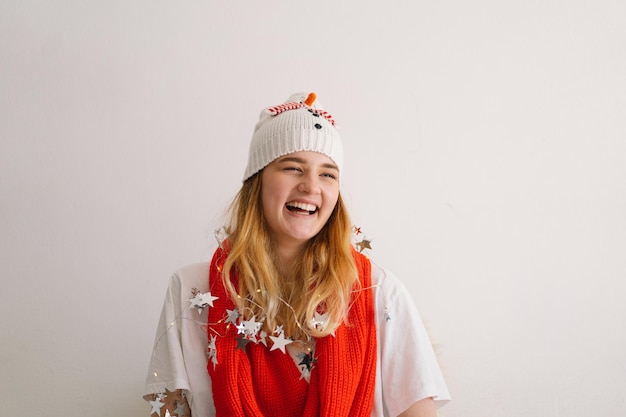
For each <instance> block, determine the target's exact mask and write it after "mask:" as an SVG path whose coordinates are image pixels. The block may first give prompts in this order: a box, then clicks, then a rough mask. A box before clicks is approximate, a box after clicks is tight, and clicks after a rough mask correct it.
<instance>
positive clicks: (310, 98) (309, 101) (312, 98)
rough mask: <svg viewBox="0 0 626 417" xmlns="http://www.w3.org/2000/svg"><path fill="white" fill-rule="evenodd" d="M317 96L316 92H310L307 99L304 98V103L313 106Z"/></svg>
mask: <svg viewBox="0 0 626 417" xmlns="http://www.w3.org/2000/svg"><path fill="white" fill-rule="evenodd" d="M316 98H317V96H316V95H315V93H310V94H309V95H308V96H307V98H306V100H304V104H306V105H307V106H311V105H312V104H313V103H315V99H316Z"/></svg>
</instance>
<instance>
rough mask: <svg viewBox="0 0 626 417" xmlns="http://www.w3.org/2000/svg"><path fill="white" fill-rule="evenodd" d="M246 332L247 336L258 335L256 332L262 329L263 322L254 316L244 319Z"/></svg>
mask: <svg viewBox="0 0 626 417" xmlns="http://www.w3.org/2000/svg"><path fill="white" fill-rule="evenodd" d="M243 327H244V333H245V334H246V335H247V336H250V337H252V336H256V334H257V333H258V332H259V330H261V323H259V322H257V321H256V317H254V316H252V318H251V319H250V320H244V321H243Z"/></svg>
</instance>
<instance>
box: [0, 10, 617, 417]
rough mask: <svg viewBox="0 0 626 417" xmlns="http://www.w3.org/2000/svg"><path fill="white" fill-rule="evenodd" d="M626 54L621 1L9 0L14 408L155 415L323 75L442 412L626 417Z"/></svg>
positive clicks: (7, 282) (5, 148)
mask: <svg viewBox="0 0 626 417" xmlns="http://www.w3.org/2000/svg"><path fill="white" fill-rule="evenodd" d="M625 74H626V3H625V2H623V1H622V0H615V1H598V0H596V1H582V0H568V1H565V0H561V1H554V0H547V1H546V0H542V1H524V2H513V1H487V0H477V1H472V2H468V1H461V0H448V1H446V0H443V1H432V2H425V1H414V0H411V1H393V2H382V1H376V2H373V1H364V0H359V1H355V0H345V1H332V2H331V1H323V0H319V1H285V2H272V1H264V2H261V1H219V2H218V1H209V0H204V1H191V0H188V1H161V0H152V1H146V0H142V1H131V2H129V1H121V0H107V1H93V0H81V1H69V0H59V1H54V2H50V1H43V0H42V1H35V0H0V138H1V142H0V146H1V148H0V273H1V277H2V289H1V290H0V312H1V316H0V331H1V340H0V390H1V392H2V393H3V400H2V401H1V403H0V410H1V411H2V415H7V416H8V415H16V416H49V415H59V416H60V415H63V416H67V417H74V416H76V417H77V416H85V415H88V416H107V417H108V416H131V415H132V416H142V415H143V416H147V415H148V413H149V407H148V406H147V404H145V403H144V402H143V400H142V399H141V393H142V388H143V381H144V378H145V376H146V374H147V367H148V360H149V358H150V352H151V348H152V343H153V338H154V332H155V326H156V323H157V320H158V316H159V312H160V309H161V304H162V300H163V296H164V293H165V289H166V286H167V282H168V279H169V276H170V275H171V273H172V272H173V271H174V270H176V269H177V268H179V267H180V266H182V265H185V264H189V263H193V262H198V261H203V260H207V259H208V258H209V257H210V255H211V253H212V250H213V248H214V247H215V241H214V238H213V231H214V230H215V229H217V228H218V227H219V226H220V225H221V219H222V218H221V216H222V213H223V211H224V209H225V207H226V206H227V204H228V202H229V201H230V199H231V198H232V196H233V195H234V194H235V192H236V191H237V189H238V187H239V185H240V179H241V176H242V175H243V170H244V167H245V163H246V158H247V148H248V143H249V138H250V136H251V133H252V129H253V125H254V123H255V122H256V120H257V116H258V114H259V112H260V110H261V109H262V108H263V107H266V106H271V105H276V104H279V103H281V102H282V101H284V100H285V99H286V98H287V97H288V96H289V95H290V94H291V93H293V92H296V91H309V90H310V91H316V92H317V94H318V97H319V99H320V101H321V102H322V104H324V105H325V106H326V108H327V109H328V110H329V111H330V113H331V114H333V116H334V117H335V119H336V120H337V121H338V123H339V125H340V129H341V134H342V137H343V140H344V146H345V150H346V164H345V170H344V171H345V172H344V175H343V180H342V187H343V190H344V193H345V196H346V199H347V202H348V204H349V206H350V208H351V211H352V214H353V220H354V222H355V224H358V225H359V226H361V227H362V229H363V231H364V232H365V235H366V237H367V238H368V239H370V240H371V241H372V246H373V251H371V252H370V256H371V257H372V259H373V260H374V261H375V262H377V263H378V264H380V265H382V266H384V267H386V268H388V269H390V270H392V271H394V272H395V273H396V274H397V275H398V276H400V278H401V279H402V280H403V281H404V282H405V284H406V285H407V287H408V289H409V290H410V292H411V294H412V296H413V298H414V299H415V301H416V303H417V305H418V308H419V310H420V311H421V313H422V315H423V318H424V321H425V322H426V324H427V326H428V328H429V331H430V333H431V335H432V338H433V342H434V343H435V344H436V345H437V349H438V353H439V358H440V361H441V364H442V367H443V368H444V372H445V375H446V378H447V382H448V384H449V388H450V391H451V393H452V395H453V397H454V400H453V402H452V403H450V404H449V405H448V406H446V407H445V408H443V409H442V414H443V415H445V416H448V417H461V416H467V417H492V416H494V417H495V416H498V417H515V416H568V417H572V416H574V417H583V416H585V417H587V416H623V415H625V414H626V402H625V401H626V400H625V399H626V355H624V352H625V351H626V332H625V331H624V322H625V319H626V302H624V299H625V296H626V279H625V278H626V76H625ZM398 360H402V358H398Z"/></svg>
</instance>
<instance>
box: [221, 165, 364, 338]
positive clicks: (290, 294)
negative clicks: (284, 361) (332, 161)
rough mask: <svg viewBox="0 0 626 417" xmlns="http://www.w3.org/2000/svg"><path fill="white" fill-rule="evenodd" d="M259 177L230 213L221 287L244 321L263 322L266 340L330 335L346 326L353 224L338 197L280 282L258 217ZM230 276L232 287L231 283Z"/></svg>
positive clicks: (353, 280)
mask: <svg viewBox="0 0 626 417" xmlns="http://www.w3.org/2000/svg"><path fill="white" fill-rule="evenodd" d="M261 172H262V171H261ZM261 172H259V173H257V174H255V175H254V176H252V177H250V178H249V179H247V180H246V181H245V182H244V183H243V185H242V187H241V189H240V190H239V193H238V194H237V196H236V197H235V199H234V200H233V203H232V205H231V207H230V212H229V213H230V218H229V220H228V222H227V226H226V235H227V239H228V245H229V250H228V256H227V258H226V261H225V263H224V267H223V270H222V279H223V281H224V286H225V287H226V288H227V289H228V291H229V292H230V294H231V297H232V299H233V301H234V302H235V304H236V305H237V307H238V308H239V311H240V312H241V313H242V314H243V315H244V318H246V319H250V318H251V317H253V316H255V317H256V318H257V319H262V320H264V330H265V331H266V332H268V333H270V334H272V333H273V332H274V330H275V329H276V327H277V326H283V330H284V333H285V335H286V336H288V337H292V338H293V339H295V340H303V341H304V340H308V339H309V338H310V337H323V336H327V335H330V334H332V333H333V332H334V331H335V329H336V328H337V327H338V326H339V325H340V324H341V323H342V322H343V321H345V320H346V318H347V315H348V310H349V307H350V301H351V298H352V292H353V291H354V290H355V286H357V285H358V283H359V280H358V277H357V270H356V266H355V263H354V258H353V255H352V244H351V233H352V224H351V222H350V217H349V215H348V212H347V210H346V207H345V204H344V202H343V200H342V198H341V194H339V197H338V200H337V204H336V205H335V208H334V210H333V212H332V214H331V215H330V218H329V219H328V221H327V222H326V224H325V225H324V227H323V228H322V230H320V232H319V233H318V234H317V235H316V236H314V237H313V238H311V239H310V240H309V241H308V242H307V243H306V245H305V246H304V248H303V250H302V253H301V255H300V257H299V260H298V261H297V262H296V264H295V265H294V267H293V269H292V271H291V277H290V279H285V278H284V277H281V275H280V274H279V273H278V269H277V267H276V265H277V262H278V260H277V257H276V252H275V250H274V243H273V242H272V238H271V233H270V230H269V227H268V225H267V222H266V221H265V217H264V215H263V208H262V203H261V189H262V181H261ZM233 272H234V274H236V276H237V287H235V286H234V285H233V283H232V280H231V274H233ZM316 313H319V314H327V317H326V319H325V320H324V321H323V323H320V322H319V321H315V318H316Z"/></svg>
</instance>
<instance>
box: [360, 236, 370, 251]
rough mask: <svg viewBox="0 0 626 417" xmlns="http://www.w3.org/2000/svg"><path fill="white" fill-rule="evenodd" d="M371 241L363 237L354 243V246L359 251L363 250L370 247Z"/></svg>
mask: <svg viewBox="0 0 626 417" xmlns="http://www.w3.org/2000/svg"><path fill="white" fill-rule="evenodd" d="M371 243H372V241H371V240H367V239H363V240H362V241H360V242H357V243H356V248H357V249H358V251H359V252H363V251H364V250H365V249H372V245H371Z"/></svg>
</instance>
